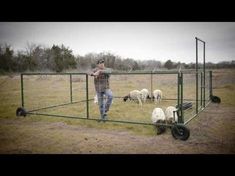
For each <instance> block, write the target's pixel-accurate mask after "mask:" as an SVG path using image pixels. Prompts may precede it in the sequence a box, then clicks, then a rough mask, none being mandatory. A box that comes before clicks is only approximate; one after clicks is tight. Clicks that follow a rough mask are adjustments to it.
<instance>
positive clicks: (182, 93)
mask: <svg viewBox="0 0 235 176" xmlns="http://www.w3.org/2000/svg"><path fill="white" fill-rule="evenodd" d="M180 82H181V97H180V101H181V102H180V104H181V107H180V109H181V119H180V121H179V122H180V123H184V112H183V100H184V92H183V84H184V83H183V73H182V72H181V81H180Z"/></svg>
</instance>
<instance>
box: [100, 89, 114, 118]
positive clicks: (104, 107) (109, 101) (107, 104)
mask: <svg viewBox="0 0 235 176" xmlns="http://www.w3.org/2000/svg"><path fill="white" fill-rule="evenodd" d="M96 93H97V97H98V104H99V109H100V115H101V117H103V115H104V114H105V112H108V111H109V108H110V105H111V104H112V100H113V93H112V91H111V90H110V89H105V91H104V92H96ZM104 95H105V96H106V98H107V100H106V101H104Z"/></svg>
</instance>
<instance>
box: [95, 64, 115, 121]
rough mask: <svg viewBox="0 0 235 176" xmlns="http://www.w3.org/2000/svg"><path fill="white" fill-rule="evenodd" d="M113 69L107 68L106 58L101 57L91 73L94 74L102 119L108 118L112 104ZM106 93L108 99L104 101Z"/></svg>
mask: <svg viewBox="0 0 235 176" xmlns="http://www.w3.org/2000/svg"><path fill="white" fill-rule="evenodd" d="M110 73H111V69H110V68H105V66H104V60H103V59H99V60H98V61H97V67H96V68H95V69H94V70H93V71H92V73H91V74H90V75H91V76H94V84H95V90H96V94H97V97H98V104H99V110H100V115H101V120H106V119H107V112H108V111H109V108H110V105H111V104H112V100H113V93H112V91H111V90H110V87H109V78H110ZM104 95H106V97H107V101H106V102H104Z"/></svg>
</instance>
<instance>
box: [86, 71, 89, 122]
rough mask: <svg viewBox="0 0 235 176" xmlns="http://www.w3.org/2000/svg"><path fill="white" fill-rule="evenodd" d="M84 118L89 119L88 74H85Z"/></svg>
mask: <svg viewBox="0 0 235 176" xmlns="http://www.w3.org/2000/svg"><path fill="white" fill-rule="evenodd" d="M86 115H87V116H86V117H87V119H89V95H88V74H86Z"/></svg>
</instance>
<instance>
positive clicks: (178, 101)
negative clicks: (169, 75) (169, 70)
mask: <svg viewBox="0 0 235 176" xmlns="http://www.w3.org/2000/svg"><path fill="white" fill-rule="evenodd" d="M179 105H180V72H178V86H177V107H179Z"/></svg>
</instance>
